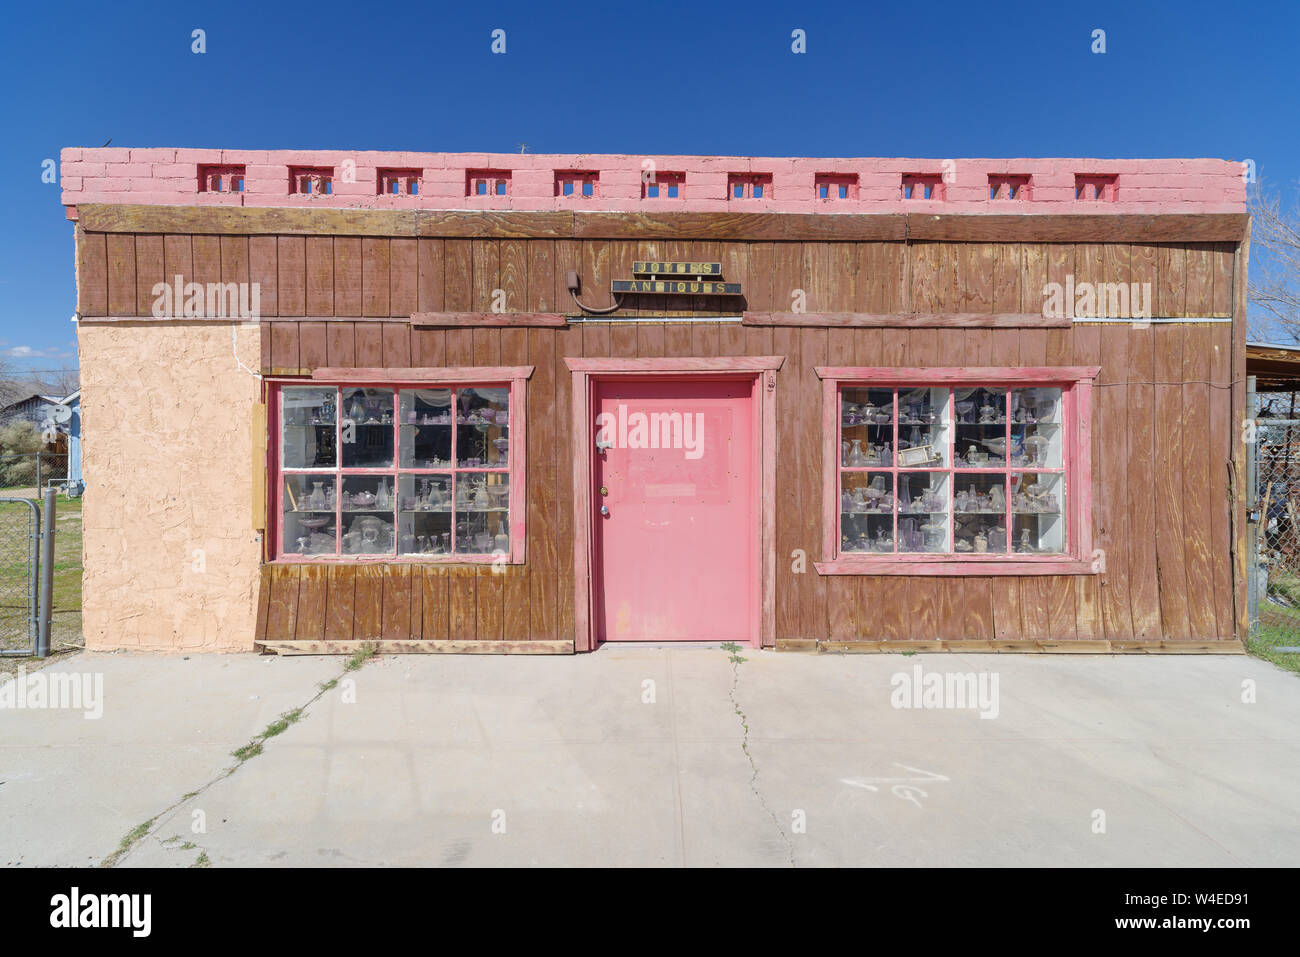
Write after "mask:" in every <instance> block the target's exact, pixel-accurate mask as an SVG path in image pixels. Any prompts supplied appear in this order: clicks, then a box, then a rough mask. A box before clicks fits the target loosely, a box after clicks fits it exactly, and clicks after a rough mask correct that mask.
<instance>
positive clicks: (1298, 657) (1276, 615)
mask: <svg viewBox="0 0 1300 957" xmlns="http://www.w3.org/2000/svg"><path fill="white" fill-rule="evenodd" d="M1269 592H1270V593H1272V592H1273V582H1272V581H1270V582H1269ZM1285 645H1290V646H1291V647H1300V608H1286V607H1284V606H1282V605H1275V604H1273V603H1272V602H1270V601H1268V600H1262V601H1260V603H1259V624H1258V625H1256V626H1255V629H1254V630H1253V631H1252V632H1251V635H1250V641H1248V642H1247V643H1246V650H1247V651H1249V652H1250V653H1251V654H1252V655H1254V656H1255V657H1257V658H1263V659H1264V660H1265V661H1271V662H1272V663H1273V664H1275V665H1277V666H1278V667H1279V668H1285V669H1286V670H1287V671H1293V672H1295V673H1296V674H1300V653H1296V652H1287V651H1278V650H1277V649H1278V648H1279V647H1280V646H1285Z"/></svg>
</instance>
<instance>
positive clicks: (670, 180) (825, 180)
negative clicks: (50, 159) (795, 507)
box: [60, 147, 1246, 218]
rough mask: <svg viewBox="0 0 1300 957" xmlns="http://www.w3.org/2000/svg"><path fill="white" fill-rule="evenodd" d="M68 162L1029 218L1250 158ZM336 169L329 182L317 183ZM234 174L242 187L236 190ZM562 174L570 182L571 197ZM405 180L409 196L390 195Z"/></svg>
mask: <svg viewBox="0 0 1300 957" xmlns="http://www.w3.org/2000/svg"><path fill="white" fill-rule="evenodd" d="M651 170H653V171H655V173H656V174H662V176H658V175H657V177H656V178H657V181H658V183H659V190H658V192H659V195H658V196H653V195H650V194H651V193H652V192H653V191H652V190H650V189H648V183H647V182H646V181H645V180H646V179H648V176H649V172H650V171H651ZM204 171H208V172H212V173H213V174H214V175H221V176H222V177H223V179H222V181H221V188H222V190H223V191H219V192H218V191H212V189H211V188H210V187H211V185H212V183H213V180H212V178H211V176H208V177H204V179H205V182H204V188H202V189H201V186H200V179H201V176H203V173H204ZM294 171H297V172H298V173H300V174H302V175H306V176H308V177H311V176H317V177H320V176H321V174H322V172H323V174H324V179H320V178H318V179H316V180H315V181H314V182H312V183H311V184H310V185H311V186H312V187H313V192H311V193H304V192H299V191H297V190H299V189H305V188H306V184H305V183H304V181H303V179H302V175H299V176H298V177H297V178H296V179H295V172H294ZM60 174H61V176H62V185H63V204H64V205H65V206H69V207H75V206H76V205H77V204H79V203H141V204H157V205H168V206H194V205H208V204H212V205H229V206H323V207H332V208H346V209H442V210H446V209H495V210H530V211H541V210H592V211H597V210H600V211H614V212H632V211H638V212H670V211H692V212H775V213H915V212H922V213H924V212H934V213H984V214H1017V215H1023V214H1035V213H1056V214H1060V213H1085V214H1086V213H1100V214H1106V213H1110V214H1114V213H1239V212H1242V211H1244V209H1245V203H1246V187H1245V178H1244V176H1243V164H1241V163H1239V162H1233V161H1230V160H1217V159H1139V160H1102V159H954V160H938V159H791V158H772V159H769V158H762V157H734V156H622V155H583V154H577V155H574V154H531V153H403V152H359V151H347V150H307V151H303V150H269V151H268V150H223V149H159V148H149V149H128V148H117V147H105V148H100V149H81V148H69V149H65V150H63V154H62V164H61V168H60ZM670 174H673V175H670ZM413 179H414V181H415V183H416V185H415V186H414V187H413V188H414V190H415V192H411V190H412V187H411V186H410V183H411V181H412V180H413ZM326 180H327V181H328V183H329V189H330V191H329V192H328V193H324V192H319V191H317V190H319V189H322V188H324V187H323V183H324V181H326ZM232 182H233V184H234V185H235V186H240V185H242V190H238V191H227V190H229V189H230V186H231V184H232ZM566 182H571V183H573V186H572V192H571V193H570V194H569V195H565V185H564V184H565V183H566ZM394 183H396V184H397V188H398V189H399V190H400V191H401V192H400V193H399V194H398V195H392V194H391V193H388V192H386V190H387V189H391V188H392V186H393V184H394ZM755 183H757V184H759V185H761V186H762V196H761V198H759V197H755V196H754V195H753V193H754V191H755V190H754V184H755ZM480 184H482V185H480ZM670 187H671V188H670ZM737 187H739V188H740V191H741V194H742V195H741V196H740V197H736V196H735V190H736V188H737ZM480 189H481V190H483V192H481V193H480V192H479V190H480ZM586 191H589V193H590V195H584V192H586ZM841 191H843V193H844V195H843V197H841V196H840V193H841ZM909 191H910V193H911V196H910V198H909V197H908V196H906V195H905V194H906V193H907V192H909ZM927 191H928V195H929V196H930V198H926V195H927ZM670 192H671V193H675V194H676V195H671V196H670V195H669V193H670ZM993 192H996V195H991V193H993ZM823 193H824V194H825V195H823ZM1013 193H1014V196H1013V195H1012V194H1013ZM75 215H76V214H75V211H74V210H69V216H70V217H72V218H75Z"/></svg>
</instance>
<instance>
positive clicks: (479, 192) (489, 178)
mask: <svg viewBox="0 0 1300 957" xmlns="http://www.w3.org/2000/svg"><path fill="white" fill-rule="evenodd" d="M465 195H466V196H509V195H510V170H508V169H471V170H466V171H465Z"/></svg>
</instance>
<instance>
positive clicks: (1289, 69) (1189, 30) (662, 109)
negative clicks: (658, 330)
mask: <svg viewBox="0 0 1300 957" xmlns="http://www.w3.org/2000/svg"><path fill="white" fill-rule="evenodd" d="M8 17H9V19H8V22H7V23H6V29H5V30H4V32H3V33H0V77H2V78H3V84H4V86H3V88H4V90H5V97H4V100H3V102H0V119H2V120H3V125H2V126H0V129H3V130H4V137H5V143H6V148H5V149H4V150H3V151H0V171H2V172H3V177H4V178H3V182H5V183H6V184H7V185H8V195H7V196H6V197H5V203H4V207H3V208H4V217H3V228H2V229H0V352H3V353H4V354H7V355H9V356H11V357H12V358H13V361H14V363H15V365H16V366H17V367H18V368H19V369H27V368H67V367H70V366H73V365H75V362H76V352H75V342H74V339H75V334H74V327H73V324H72V323H71V322H69V316H71V315H72V312H73V309H74V307H75V295H74V289H73V247H72V227H71V224H70V223H68V222H67V221H66V220H65V219H64V216H63V210H62V207H61V206H60V205H59V190H58V187H57V186H54V185H50V184H44V183H42V182H41V178H40V172H41V161H42V160H43V159H45V158H47V157H48V158H55V159H57V157H58V151H59V149H60V148H62V147H65V146H100V145H103V144H104V142H105V141H106V140H108V139H109V138H111V139H112V144H113V145H114V146H126V147H130V146H193V147H245V148H270V149H281V148H284V149H288V148H310V147H318V148H340V149H412V150H449V151H460V150H466V151H508V152H513V151H516V150H518V149H519V144H521V143H526V144H527V145H528V149H529V151H530V152H536V153H545V152H574V153H577V152H602V153H603V152H617V153H656V154H664V153H725V154H732V155H736V154H740V155H768V156H918V157H938V158H943V157H963V156H1013V157H1023V156H1101V157H1107V158H1114V157H1162V156H1173V157H1202V156H1212V157H1223V158H1230V159H1246V158H1250V159H1253V160H1255V162H1256V165H1257V169H1258V171H1259V175H1260V176H1261V177H1262V178H1263V179H1264V180H1265V181H1267V182H1269V183H1271V184H1273V185H1274V186H1281V187H1283V188H1284V189H1285V190H1286V191H1288V192H1289V194H1290V195H1292V196H1294V188H1295V186H1296V184H1297V182H1298V181H1300V124H1298V123H1297V121H1296V113H1297V109H1296V108H1297V105H1298V104H1300V97H1297V86H1298V85H1300V69H1297V62H1296V61H1297V48H1296V38H1297V36H1300V3H1297V2H1295V0H1263V2H1256V3H1250V4H1241V5H1237V6H1232V5H1228V4H1224V3H1221V2H1220V3H1209V2H1200V0H1181V2H1170V3H1155V2H1150V3H1148V2H1142V0H1128V2H1120V3H1111V2H1093V3H1057V2H1053V0H1040V2H1039V3H1019V2H1012V0H1003V2H999V3H996V4H971V3H948V2H945V0H933V2H930V3H924V4H898V3H878V2H873V0H859V2H856V3H848V2H836V3H816V2H800V3H775V2H765V0H752V2H748V3H709V2H704V0H701V2H696V3H690V4H687V3H676V2H672V0H659V2H653V3H626V4H623V3H617V2H607V3H601V4H593V5H586V4H564V5H560V4H551V3H547V2H545V0H534V2H519V3H491V2H474V3H452V4H446V3H427V2H421V0H415V2H408V3H393V4H385V3H358V2H355V0H354V2H351V3H339V2H333V0H317V2H311V0H308V2H298V3H294V4H292V5H289V4H284V5H280V4H276V3H274V2H271V0H265V2H261V3H242V2H240V0H226V2H223V3H220V4H204V5H197V4H195V5H193V6H190V5H187V4H184V3H132V2H129V0H126V2H114V3H94V4H84V3H79V2H75V0H68V2H64V3H60V4H58V5H57V6H53V7H48V6H47V7H42V6H39V5H31V4H28V5H25V6H22V7H14V8H12V9H11V11H10V13H9V14H8ZM195 28H202V29H204V30H205V31H206V32H207V52H206V53H205V54H203V55H196V54H193V53H191V52H190V43H191V40H190V33H191V31H192V30H193V29H195ZM497 28H500V29H504V30H505V31H506V43H507V53H506V54H505V55H504V56H500V55H493V54H492V53H491V51H490V49H489V47H490V43H491V32H492V31H493V30H494V29H497ZM796 28H798V29H802V30H804V31H806V34H807V53H806V54H803V55H795V54H793V53H792V52H791V49H790V44H791V39H790V36H791V31H792V30H794V29H796ZM1094 29H1103V30H1105V31H1106V46H1107V51H1106V53H1105V54H1094V53H1092V52H1091V50H1090V47H1091V43H1092V40H1091V34H1092V31H1093V30H1094Z"/></svg>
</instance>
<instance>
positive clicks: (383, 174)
mask: <svg viewBox="0 0 1300 957" xmlns="http://www.w3.org/2000/svg"><path fill="white" fill-rule="evenodd" d="M376 173H377V175H376V177H375V181H376V183H377V186H378V190H379V195H380V196H419V195H420V177H421V175H422V171H421V170H418V169H381V170H377V171H376Z"/></svg>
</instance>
